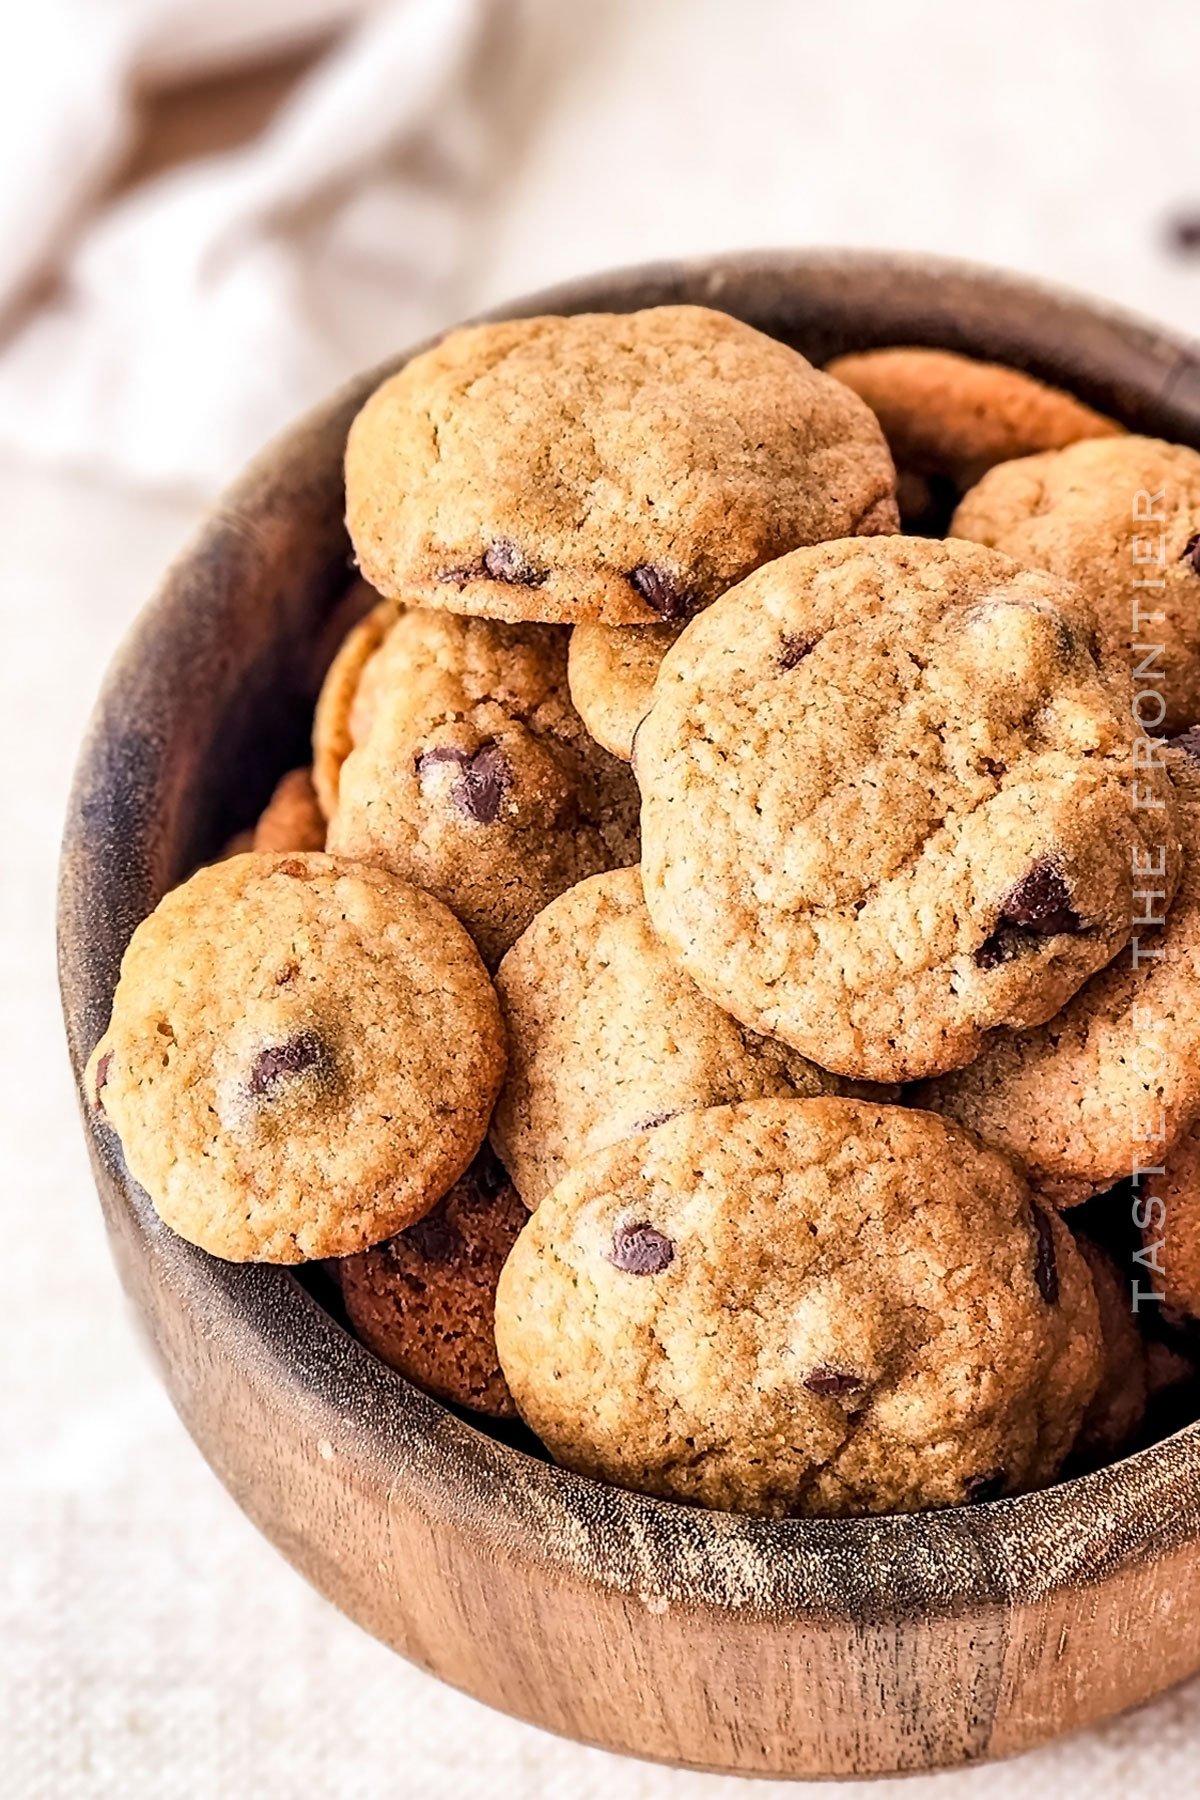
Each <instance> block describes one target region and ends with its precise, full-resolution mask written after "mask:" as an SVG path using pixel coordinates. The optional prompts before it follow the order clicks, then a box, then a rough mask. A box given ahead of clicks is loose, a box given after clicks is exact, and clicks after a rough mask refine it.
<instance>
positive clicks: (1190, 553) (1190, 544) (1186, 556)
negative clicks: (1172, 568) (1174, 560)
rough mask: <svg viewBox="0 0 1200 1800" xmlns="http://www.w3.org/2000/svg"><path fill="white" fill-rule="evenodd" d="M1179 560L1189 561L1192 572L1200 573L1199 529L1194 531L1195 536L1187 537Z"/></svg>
mask: <svg viewBox="0 0 1200 1800" xmlns="http://www.w3.org/2000/svg"><path fill="white" fill-rule="evenodd" d="M1179 560H1180V562H1186V563H1191V565H1192V570H1193V573H1194V574H1196V575H1200V531H1198V532H1197V533H1196V535H1195V537H1192V538H1189V539H1188V541H1187V544H1186V545H1185V547H1184V552H1183V555H1182V556H1181V557H1180V559H1179Z"/></svg>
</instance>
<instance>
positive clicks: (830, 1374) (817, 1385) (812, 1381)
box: [804, 1367, 863, 1400]
mask: <svg viewBox="0 0 1200 1800" xmlns="http://www.w3.org/2000/svg"><path fill="white" fill-rule="evenodd" d="M804 1385H805V1387H806V1388H807V1389H808V1391H809V1393H810V1394H819V1395H820V1396H821V1398H822V1399H823V1400H824V1399H832V1400H836V1399H839V1398H840V1396H841V1395H842V1394H853V1393H855V1392H857V1390H858V1389H859V1388H860V1387H862V1385H863V1378H862V1376H861V1375H852V1374H851V1373H850V1371H849V1370H848V1369H828V1368H824V1367H822V1368H820V1369H814V1370H813V1371H812V1373H811V1374H810V1375H806V1376H805V1377H804Z"/></svg>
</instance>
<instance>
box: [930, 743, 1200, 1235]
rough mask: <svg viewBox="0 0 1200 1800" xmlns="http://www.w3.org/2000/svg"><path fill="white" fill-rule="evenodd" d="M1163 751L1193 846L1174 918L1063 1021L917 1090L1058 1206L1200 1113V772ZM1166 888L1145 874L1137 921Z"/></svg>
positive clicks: (1154, 1154)
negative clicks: (1010, 1160)
mask: <svg viewBox="0 0 1200 1800" xmlns="http://www.w3.org/2000/svg"><path fill="white" fill-rule="evenodd" d="M1155 755H1156V757H1158V758H1159V759H1160V760H1161V762H1162V764H1163V766H1164V767H1165V768H1166V769H1168V770H1169V772H1170V775H1171V778H1172V780H1173V783H1174V787H1175V791H1176V798H1177V807H1176V811H1177V815H1178V819H1179V824H1180V828H1181V837H1182V840H1183V850H1184V856H1183V873H1182V878H1181V880H1180V883H1179V891H1178V893H1177V894H1176V895H1175V898H1174V901H1173V902H1172V904H1171V909H1170V911H1169V912H1168V913H1167V915H1166V924H1165V925H1163V926H1160V927H1156V926H1152V925H1151V926H1147V925H1145V924H1142V925H1139V926H1138V928H1137V929H1136V931H1135V934H1134V937H1133V938H1132V940H1131V942H1130V944H1129V945H1127V946H1126V948H1125V949H1124V950H1123V951H1122V952H1121V954H1120V955H1119V956H1118V957H1117V959H1116V960H1115V961H1114V962H1113V963H1112V964H1111V966H1110V967H1109V968H1107V969H1103V970H1102V971H1101V972H1100V974H1098V975H1094V976H1093V977H1092V979H1091V980H1090V981H1089V982H1088V983H1087V985H1086V986H1085V987H1083V988H1081V989H1080V991H1079V992H1078V993H1077V994H1076V995H1075V996H1074V998H1073V999H1072V1000H1070V1001H1069V1002H1068V1004H1067V1005H1066V1006H1065V1007H1064V1009H1063V1010H1062V1012H1060V1013H1059V1014H1058V1016H1057V1017H1056V1018H1053V1019H1051V1020H1050V1021H1049V1022H1048V1023H1047V1024H1045V1025H1042V1026H1040V1027H1039V1028H1038V1029H1037V1030H1036V1031H1023V1032H1016V1031H997V1032H996V1033H994V1035H993V1036H992V1037H991V1038H990V1039H989V1040H988V1042H987V1043H986V1044H985V1046H984V1049H983V1052H982V1054H981V1055H980V1056H979V1057H978V1058H977V1060H976V1061H975V1062H973V1063H972V1064H971V1066H970V1067H969V1068H966V1069H960V1070H959V1071H958V1073H957V1074H953V1075H946V1076H943V1077H942V1078H941V1079H940V1080H938V1081H930V1082H924V1083H922V1084H921V1086H920V1087H918V1088H916V1089H914V1090H913V1092H912V1094H911V1096H910V1099H911V1102H912V1104H914V1105H919V1106H929V1107H932V1108H934V1109H935V1110H936V1111H937V1112H940V1113H944V1114H945V1115H946V1116H947V1117H948V1118H952V1119H957V1120H958V1122H959V1124H961V1125H965V1126H967V1128H968V1129H969V1130H971V1131H975V1132H978V1134H979V1136H980V1137H982V1138H985V1139H986V1140H987V1142H988V1143H990V1144H995V1145H996V1146H997V1147H998V1148H999V1149H1001V1150H1003V1151H1005V1152H1006V1154H1008V1155H1009V1156H1011V1157H1013V1158H1014V1159H1015V1160H1016V1161H1018V1162H1019V1163H1021V1164H1022V1166H1023V1167H1024V1169H1025V1171H1026V1173H1027V1174H1028V1176H1029V1178H1030V1180H1031V1181H1032V1183H1033V1185H1034V1187H1035V1188H1037V1189H1038V1191H1039V1192H1040V1193H1042V1194H1043V1195H1045V1196H1046V1198H1047V1199H1050V1200H1053V1201H1054V1202H1055V1203H1056V1204H1058V1205H1065V1206H1074V1205H1075V1204H1076V1203H1077V1202H1078V1201H1080V1200H1086V1199H1087V1198H1088V1196H1089V1195H1091V1194H1102V1193H1104V1192H1106V1191H1107V1189H1109V1188H1110V1187H1112V1186H1113V1184H1114V1183H1115V1182H1117V1181H1120V1180H1122V1179H1123V1178H1124V1177H1126V1176H1129V1175H1131V1174H1132V1173H1133V1171H1134V1168H1135V1165H1136V1166H1138V1167H1141V1168H1149V1167H1152V1166H1153V1165H1154V1164H1155V1163H1157V1162H1159V1161H1160V1160H1161V1153H1162V1152H1163V1151H1164V1150H1165V1149H1167V1148H1169V1146H1170V1145H1171V1144H1173V1143H1175V1142H1177V1140H1178V1139H1179V1138H1180V1137H1181V1136H1182V1135H1183V1133H1184V1132H1185V1131H1186V1130H1187V1129H1188V1127H1189V1126H1190V1125H1191V1123H1192V1121H1193V1119H1195V1118H1196V1117H1197V1115H1200V766H1198V765H1197V764H1196V763H1195V762H1194V761H1193V760H1192V759H1191V758H1190V757H1189V756H1188V755H1187V754H1186V753H1185V752H1184V751H1183V750H1180V749H1177V748H1167V749H1163V750H1156V751H1155ZM1146 816H1147V817H1148V818H1153V817H1157V816H1161V815H1156V814H1153V813H1148V814H1147V815H1146ZM1147 860H1148V862H1149V865H1150V870H1151V871H1153V870H1154V869H1157V868H1160V867H1162V866H1164V865H1165V863H1166V861H1167V858H1166V857H1165V855H1160V854H1159V853H1158V852H1156V851H1154V850H1153V849H1151V850H1150V851H1148V852H1147ZM1164 894H1165V882H1164V877H1163V876H1162V875H1161V874H1158V873H1154V872H1147V873H1142V874H1139V876H1138V879H1137V882H1136V889H1135V896H1134V904H1135V906H1136V907H1138V908H1139V910H1140V916H1141V918H1143V919H1148V918H1152V917H1153V918H1160V919H1161V918H1162V916H1163V907H1164ZM1135 959H1136V967H1135Z"/></svg>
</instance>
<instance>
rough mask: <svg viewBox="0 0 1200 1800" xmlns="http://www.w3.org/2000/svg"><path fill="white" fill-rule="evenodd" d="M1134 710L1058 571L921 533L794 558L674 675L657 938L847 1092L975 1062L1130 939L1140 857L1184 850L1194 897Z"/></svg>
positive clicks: (658, 834)
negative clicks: (1141, 764)
mask: <svg viewBox="0 0 1200 1800" xmlns="http://www.w3.org/2000/svg"><path fill="white" fill-rule="evenodd" d="M1130 694H1131V688H1130V683H1129V677H1128V671H1127V670H1124V669H1122V668H1120V667H1119V666H1117V665H1112V664H1103V665H1101V664H1100V663H1098V660H1097V651H1096V645H1095V624H1094V620H1093V618H1092V615H1091V613H1090V610H1089V609H1088V607H1087V605H1086V603H1085V602H1084V601H1083V599H1082V597H1081V596H1080V595H1078V593H1077V592H1076V590H1075V589H1073V588H1072V587H1071V586H1070V585H1069V584H1068V583H1066V582H1064V581H1061V580H1059V579H1058V578H1056V577H1053V576H1050V575H1046V574H1043V573H1042V572H1040V571H1031V570H1023V569H1020V568H1019V567H1018V566H1017V565H1016V564H1015V563H1013V562H1012V561H1010V560H1009V559H1008V558H1007V557H1002V556H998V555H997V554H996V553H995V552H992V551H988V550H984V549H981V548H980V547H978V546H975V545H969V544H962V543H935V542H932V541H928V540H924V539H916V538H899V537H892V538H879V539H875V540H872V541H870V542H865V541H862V540H850V541H844V542H842V543H839V544H822V545H817V546H815V547H814V548H811V549H806V550H798V551H795V552H793V553H792V554H791V555H790V556H787V557H783V558H781V559H780V560H779V561H778V562H777V563H774V564H771V565H769V566H768V567H766V568H764V569H760V570H759V571H757V572H756V574H754V575H752V576H751V577H750V578H749V579H748V580H747V581H745V582H743V583H742V584H741V585H740V586H739V587H738V588H735V589H733V590H732V591H731V592H730V593H728V594H726V595H725V596H724V597H723V598H722V599H721V600H719V601H718V602H717V603H716V604H715V605H714V606H713V607H711V608H709V610H708V611H707V612H705V613H703V614H701V615H700V617H699V618H697V619H695V620H693V622H692V623H691V624H690V625H689V626H688V628H687V630H686V631H685V632H684V633H683V635H682V637H681V638H680V639H679V640H678V642H677V643H676V644H675V645H674V646H673V648H672V649H671V650H670V651H668V653H667V655H666V657H665V659H664V661H663V665H662V668H661V669H660V671H659V675H658V679H657V682H656V684H655V690H654V701H653V705H652V706H651V709H650V712H649V713H648V714H647V716H646V718H645V719H644V720H643V721H642V723H641V725H640V727H639V729H638V734H637V742H636V746H635V759H634V761H635V769H636V773H637V777H638V781H639V784H640V786H641V790H642V838H643V851H642V873H643V879H644V885H645V893H646V903H647V906H648V908H649V911H650V916H651V920H652V922H653V925H654V928H655V930H656V931H657V932H658V934H659V936H660V937H661V938H662V939H663V941H664V942H665V943H666V945H667V947H668V949H669V950H670V952H671V954H672V955H673V956H675V957H676V958H677V959H678V960H679V961H680V963H681V964H682V966H683V967H684V969H685V970H686V971H687V973H688V974H689V975H691V977H692V978H693V980H694V981H695V982H696V983H697V985H698V986H699V987H700V988H701V989H702V990H703V991H704V992H705V993H706V994H707V995H708V996H709V998H710V999H712V1000H714V1001H715V1002H716V1003H717V1004H718V1005H721V1006H724V1007H725V1008H726V1009H727V1010H728V1011H730V1012H732V1013H733V1014H734V1015H735V1016H736V1017H737V1018H739V1019H740V1020H741V1021H742V1022H743V1024H745V1025H748V1026H749V1027H750V1028H751V1029H752V1030H755V1031H758V1032H761V1033H765V1034H769V1035H774V1036H777V1037H780V1038H782V1039H783V1040H784V1042H785V1043H788V1044H791V1045H792V1047H793V1048H794V1049H796V1050H799V1051H800V1053H801V1054H802V1055H805V1056H808V1057H809V1058H811V1059H812V1060H813V1061H818V1062H820V1063H821V1065H822V1066H823V1067H825V1068H828V1069H831V1070H833V1071H835V1072H836V1073H838V1074H842V1075H848V1076H853V1077H856V1078H865V1079H867V1080H874V1081H892V1080H908V1079H912V1078H915V1077H917V1076H920V1075H932V1074H937V1073H941V1072H943V1071H945V1070H949V1069H953V1068H956V1067H960V1066H961V1065H963V1064H965V1063H967V1062H970V1061H971V1059H972V1058H973V1057H976V1056H978V1055H979V1053H980V1051H981V1050H982V1049H983V1047H984V1043H985V1039H986V1034H987V1033H988V1032H989V1031H992V1030H994V1029H995V1028H996V1027H997V1026H1001V1025H1012V1026H1016V1027H1025V1026H1032V1025H1038V1024H1040V1023H1042V1021H1044V1020H1046V1019H1048V1018H1050V1017H1051V1015H1052V1014H1054V1013H1055V1012H1057V1011H1058V1010H1059V1008H1060V1007H1062V1006H1063V1004H1064V1003H1065V1002H1066V1001H1067V1000H1068V999H1069V998H1070V996H1071V995H1072V994H1073V993H1074V992H1075V990H1076V989H1077V988H1079V987H1080V986H1081V985H1082V984H1083V982H1084V981H1085V980H1086V979H1087V977H1088V976H1089V975H1091V974H1093V973H1094V971H1095V970H1097V969H1099V968H1101V967H1103V966H1104V964H1106V963H1107V962H1109V961H1110V960H1111V959H1112V958H1113V957H1114V956H1115V955H1116V954H1117V953H1118V951H1119V950H1120V949H1121V947H1122V946H1123V945H1124V944H1126V943H1127V942H1128V939H1129V936H1130V930H1131V924H1130V921H1131V916H1132V902H1131V890H1132V888H1133V886H1134V883H1133V879H1132V876H1131V872H1130V871H1131V856H1132V853H1133V852H1134V851H1135V850H1136V851H1138V852H1139V853H1143V852H1148V850H1150V849H1156V848H1157V847H1158V846H1162V847H1163V854H1164V859H1165V862H1164V871H1163V877H1162V882H1161V885H1162V887H1163V888H1164V891H1165V892H1166V893H1167V896H1168V898H1169V897H1170V895H1171V894H1172V893H1173V892H1174V889H1175V885H1176V881H1177V878H1178V863H1179V846H1178V838H1177V831H1176V825H1175V803H1174V794H1173V790H1172V788H1171V784H1170V781H1169V779H1168V777H1167V774H1166V772H1165V770H1164V769H1162V768H1153V769H1147V770H1146V771H1145V772H1144V780H1143V777H1142V776H1139V780H1142V781H1143V786H1144V789H1145V791H1146V793H1147V794H1148V795H1149V796H1150V800H1151V802H1152V805H1153V809H1154V810H1141V811H1139V810H1136V809H1135V808H1134V807H1133V804H1132V793H1131V777H1132V760H1131V759H1132V746H1133V741H1134V737H1135V727H1134V725H1133V721H1132V718H1131V716H1130V713H1129V702H1130Z"/></svg>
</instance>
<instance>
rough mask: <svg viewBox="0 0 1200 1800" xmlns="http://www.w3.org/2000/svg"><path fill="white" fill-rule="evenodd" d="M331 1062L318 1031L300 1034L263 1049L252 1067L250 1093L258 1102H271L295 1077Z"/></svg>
mask: <svg viewBox="0 0 1200 1800" xmlns="http://www.w3.org/2000/svg"><path fill="white" fill-rule="evenodd" d="M328 1060H329V1051H328V1049H327V1047H326V1045H325V1044H324V1043H323V1041H322V1040H321V1039H320V1038H319V1037H318V1036H317V1034H316V1032H315V1031H300V1032H297V1033H296V1036H295V1037H290V1038H285V1039H284V1040H283V1042H282V1043H281V1044H268V1045H267V1047H266V1049H265V1050H260V1051H259V1053H258V1055H257V1056H256V1057H255V1059H254V1061H253V1063H252V1064H251V1067H250V1080H249V1088H250V1092H251V1093H252V1094H253V1095H254V1096H255V1098H256V1099H269V1098H270V1097H271V1095H272V1094H274V1093H275V1091H276V1089H278V1088H279V1087H281V1086H282V1085H283V1083H284V1082H286V1081H289V1080H291V1079H292V1077H293V1076H296V1075H303V1074H304V1073H305V1071H306V1070H308V1069H315V1068H317V1067H319V1066H320V1065H321V1064H324V1063H327V1062H328Z"/></svg>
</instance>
